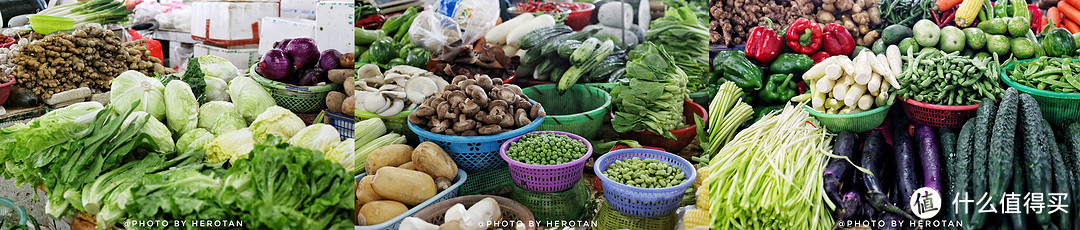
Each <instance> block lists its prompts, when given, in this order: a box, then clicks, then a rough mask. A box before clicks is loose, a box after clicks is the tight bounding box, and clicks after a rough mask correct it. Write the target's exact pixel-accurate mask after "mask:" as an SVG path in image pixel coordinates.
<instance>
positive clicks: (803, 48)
mask: <svg viewBox="0 0 1080 230" xmlns="http://www.w3.org/2000/svg"><path fill="white" fill-rule="evenodd" d="M821 36H822V32H821V27H818V25H817V23H814V22H812V21H810V19H806V18H800V19H796V20H795V21H794V22H791V25H790V26H788V28H787V31H786V32H784V39H787V47H788V48H790V49H791V50H792V51H795V52H796V53H801V54H806V55H810V54H813V53H814V52H815V51H817V50H818V48H820V47H821Z"/></svg>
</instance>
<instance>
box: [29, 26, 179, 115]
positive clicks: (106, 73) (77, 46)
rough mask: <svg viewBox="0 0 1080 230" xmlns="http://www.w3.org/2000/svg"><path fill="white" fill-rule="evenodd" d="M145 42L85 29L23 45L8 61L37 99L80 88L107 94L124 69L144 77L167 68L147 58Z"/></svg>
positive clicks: (102, 30)
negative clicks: (143, 44)
mask: <svg viewBox="0 0 1080 230" xmlns="http://www.w3.org/2000/svg"><path fill="white" fill-rule="evenodd" d="M142 42H145V40H137V41H132V42H123V43H122V42H121V41H120V38H119V37H117V36H114V35H113V33H112V31H108V30H105V29H101V28H98V27H92V26H91V27H86V28H83V29H79V30H75V31H74V32H72V33H70V34H65V33H58V34H53V35H49V36H45V37H44V38H42V39H40V40H36V41H34V42H31V43H29V44H26V45H24V46H23V47H22V48H21V49H19V51H18V53H16V54H15V56H13V57H11V61H12V62H13V63H15V66H14V69H13V71H12V73H11V74H12V75H14V76H15V77H16V78H17V79H19V80H18V81H19V85H20V86H22V87H25V88H29V89H30V90H33V91H34V93H35V94H37V95H38V96H40V97H41V98H45V99H49V98H51V97H52V95H53V94H56V93H60V92H64V91H67V90H71V89H76V88H80V87H90V88H92V89H96V90H102V91H108V90H109V89H110V87H109V82H110V81H111V80H112V78H113V77H116V76H117V75H120V73H122V72H124V71H128V70H134V71H138V72H139V73H142V74H144V75H154V74H166V73H170V72H172V70H171V69H168V68H165V67H164V66H162V65H161V60H158V59H157V58H156V57H153V56H151V55H150V51H148V50H146V46H142V45H141V44H142Z"/></svg>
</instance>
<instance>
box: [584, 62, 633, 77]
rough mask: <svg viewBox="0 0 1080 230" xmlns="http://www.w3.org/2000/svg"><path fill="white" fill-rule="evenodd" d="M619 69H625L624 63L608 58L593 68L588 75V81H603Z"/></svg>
mask: <svg viewBox="0 0 1080 230" xmlns="http://www.w3.org/2000/svg"><path fill="white" fill-rule="evenodd" d="M620 67H621V68H626V63H625V62H622V61H620V60H619V59H618V58H614V57H613V56H609V57H608V58H607V59H604V61H602V62H600V63H599V64H597V65H596V66H595V67H593V71H592V72H590V73H589V80H590V81H600V80H603V79H604V77H606V76H608V75H611V74H612V73H614V72H615V70H617V69H618V68H620Z"/></svg>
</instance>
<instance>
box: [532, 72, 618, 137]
mask: <svg viewBox="0 0 1080 230" xmlns="http://www.w3.org/2000/svg"><path fill="white" fill-rule="evenodd" d="M556 87H557V86H556V85H555V84H543V85H536V86H532V87H528V88H525V89H523V90H522V92H524V93H525V95H526V96H529V98H530V99H533V100H535V101H537V102H539V103H540V104H543V105H544V110H545V111H546V112H547V115H548V116H547V118H545V119H544V122H543V123H540V126H539V127H537V128H536V130H538V131H562V132H568V133H573V134H577V135H578V136H581V137H583V138H585V139H593V138H595V137H596V134H597V133H598V132H599V131H600V127H601V126H603V125H604V119H606V117H607V114H608V111H609V109H610V105H611V96H609V95H608V93H607V92H606V91H604V90H601V89H599V88H596V87H591V86H586V85H582V84H575V85H573V86H571V87H570V89H567V90H566V91H563V92H560V91H559V89H558V88H556Z"/></svg>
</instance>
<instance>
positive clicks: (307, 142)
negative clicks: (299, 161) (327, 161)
mask: <svg viewBox="0 0 1080 230" xmlns="http://www.w3.org/2000/svg"><path fill="white" fill-rule="evenodd" d="M340 142H341V134H338V131H337V129H335V128H334V127H333V126H330V125H327V124H314V125H311V126H308V127H307V128H304V129H302V130H300V132H299V133H296V135H294V136H293V137H292V138H290V139H289V144H290V145H294V146H299V147H303V148H307V149H311V150H315V151H319V152H322V153H328V152H330V150H332V149H333V148H334V147H337V145H338V143H340Z"/></svg>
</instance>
